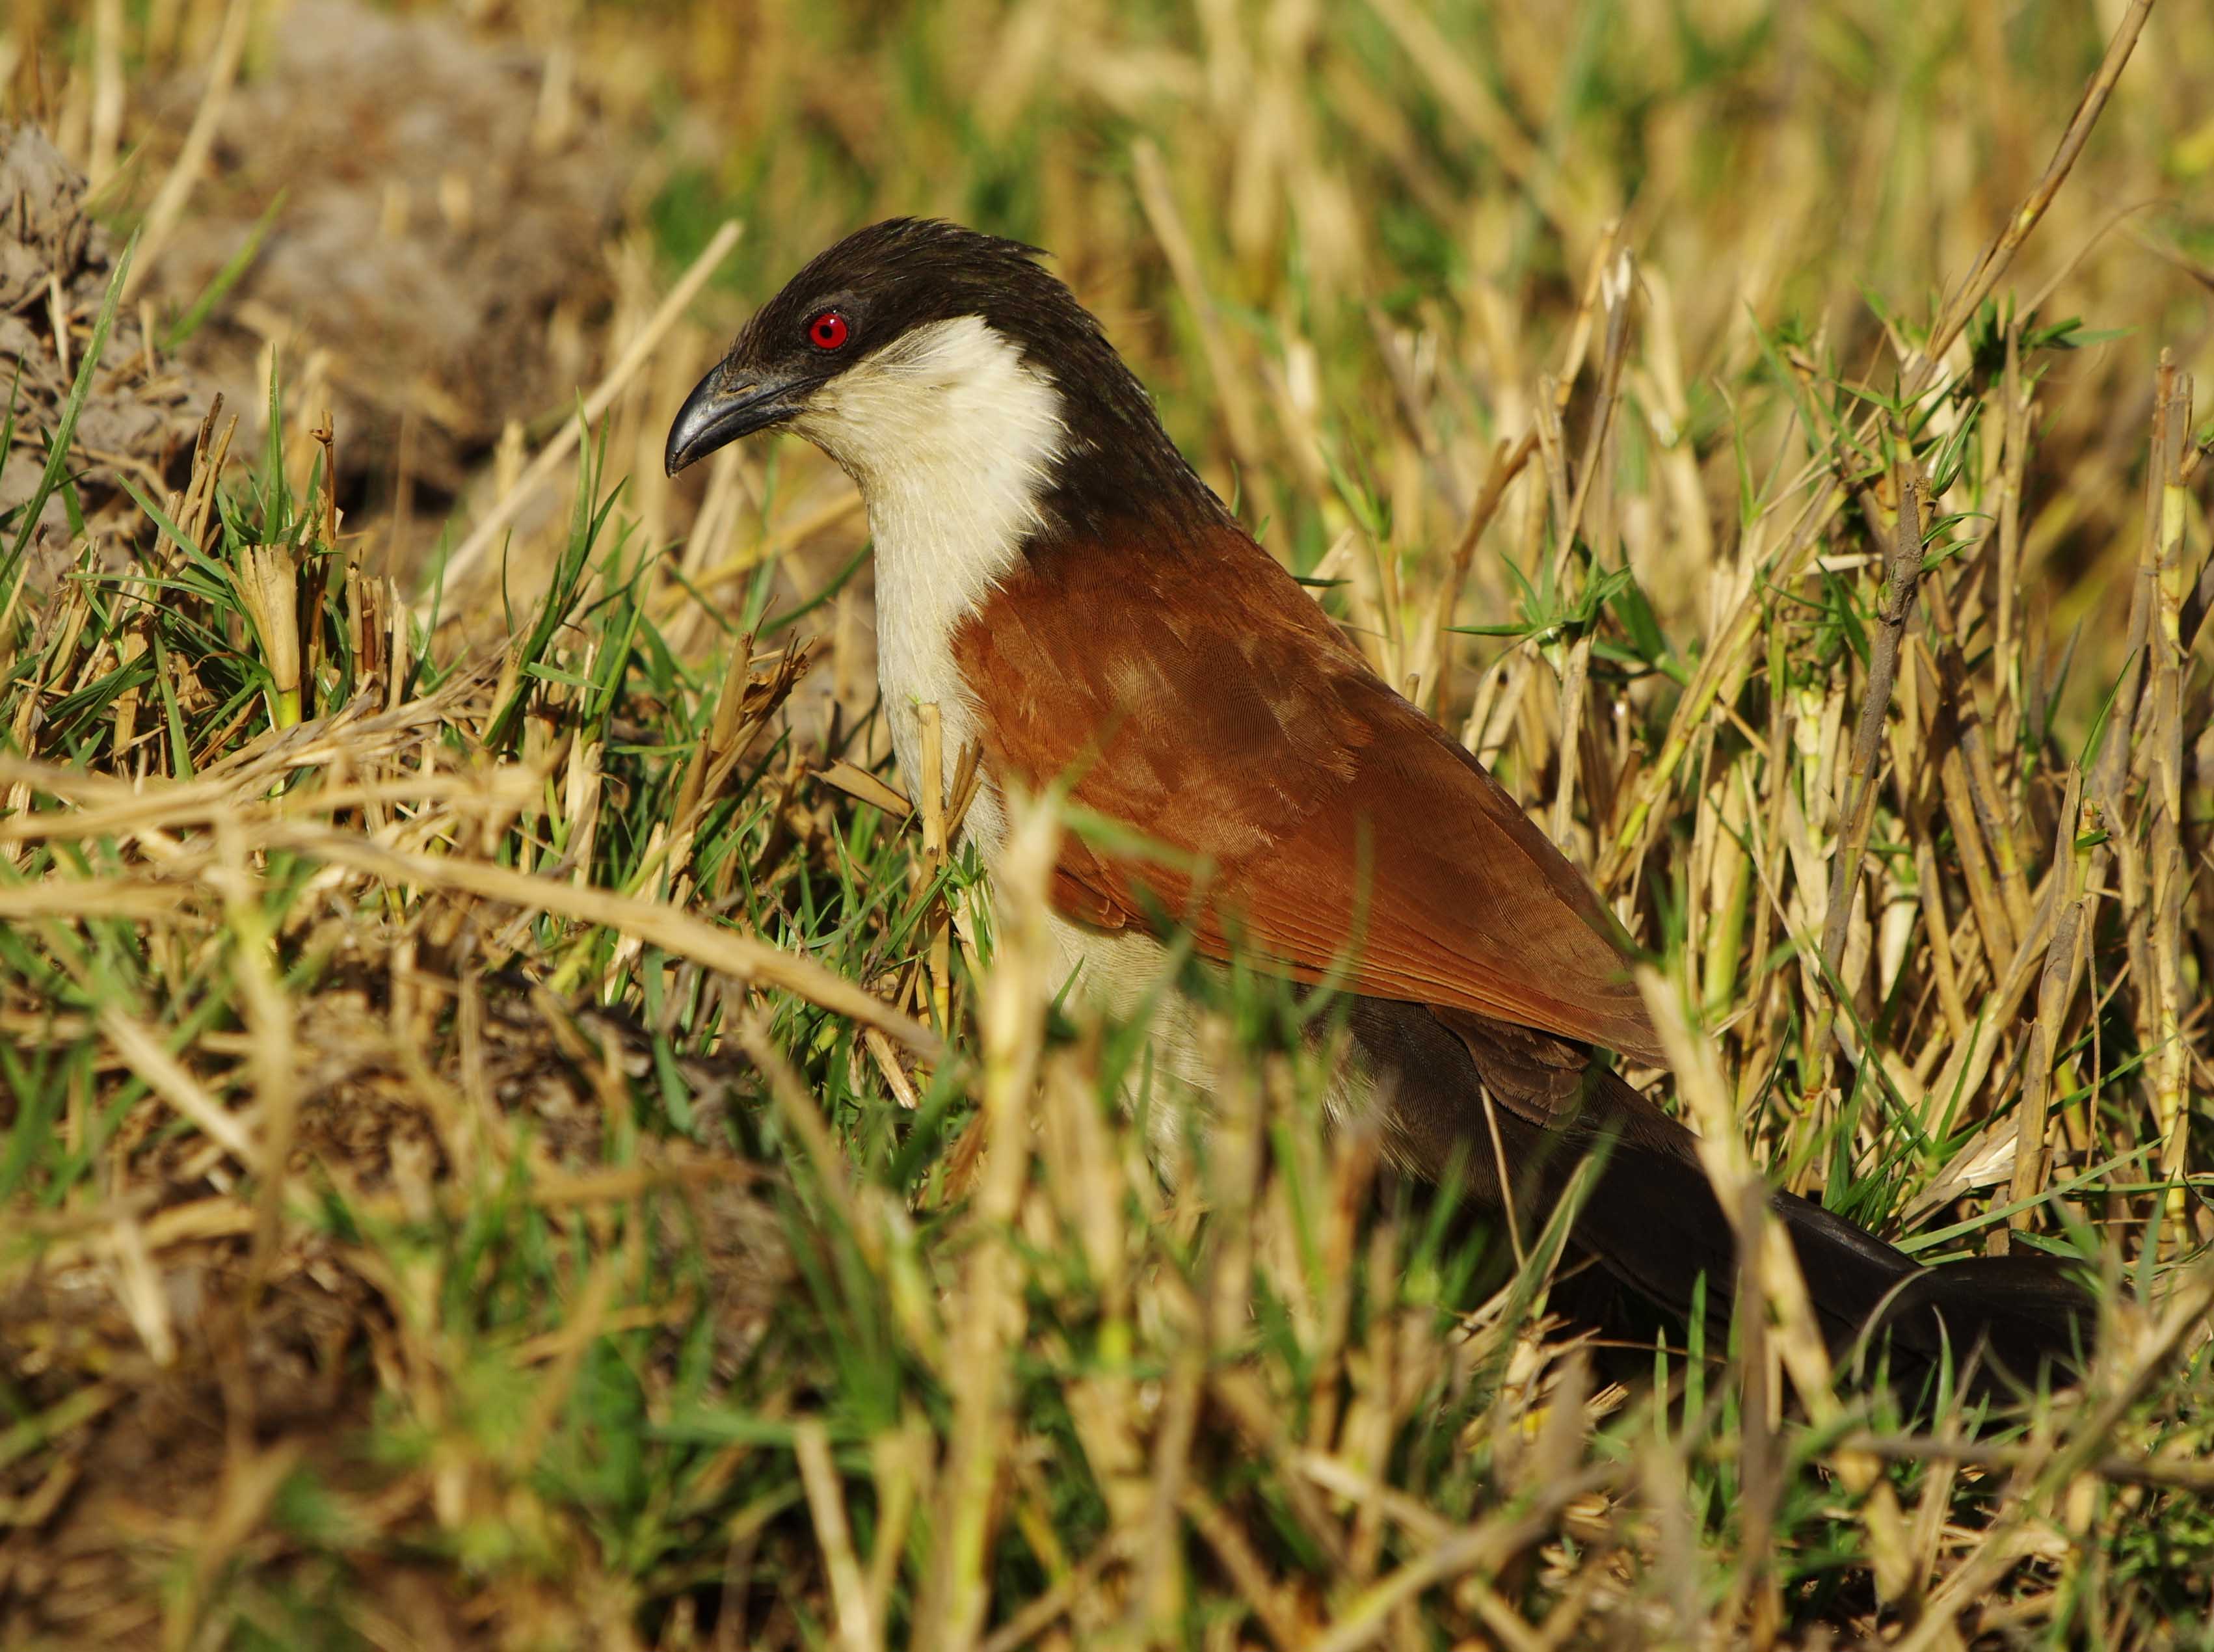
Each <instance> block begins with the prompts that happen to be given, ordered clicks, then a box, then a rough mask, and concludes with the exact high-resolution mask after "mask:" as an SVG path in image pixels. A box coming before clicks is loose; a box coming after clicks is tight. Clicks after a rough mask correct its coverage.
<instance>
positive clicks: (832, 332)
mask: <svg viewBox="0 0 2214 1652" xmlns="http://www.w3.org/2000/svg"><path fill="white" fill-rule="evenodd" d="M852 333H853V328H852V327H848V326H847V325H846V318H845V317H844V316H842V315H840V314H839V313H838V312H837V311H836V310H835V309H826V310H824V311H823V313H822V314H821V315H818V316H816V318H815V319H814V320H813V321H810V322H809V323H808V324H807V342H808V343H810V344H811V345H813V346H815V347H816V349H817V350H843V349H844V348H845V347H846V340H847V338H848V337H849V336H851V334H852Z"/></svg>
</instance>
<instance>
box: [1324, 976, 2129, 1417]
mask: <svg viewBox="0 0 2214 1652" xmlns="http://www.w3.org/2000/svg"><path fill="white" fill-rule="evenodd" d="M1374 1004H1375V1000H1367V1006H1373V1005H1374ZM1367 1006H1364V1008H1363V1010H1362V1011H1361V1013H1358V1014H1357V1015H1356V1019H1355V1027H1354V1031H1355V1037H1356V1039H1357V1040H1358V1041H1359V1042H1360V1043H1361V1045H1362V1047H1363V1048H1364V1049H1366V1050H1367V1054H1368V1055H1369V1056H1370V1059H1371V1060H1372V1061H1373V1062H1374V1063H1375V1064H1376V1066H1377V1068H1378V1069H1379V1079H1381V1080H1385V1082H1382V1083H1380V1084H1379V1093H1380V1094H1384V1095H1385V1096H1386V1097H1387V1098H1388V1099H1387V1103H1386V1108H1385V1116H1386V1118H1387V1121H1388V1123H1389V1125H1390V1129H1391V1135H1392V1136H1393V1137H1394V1138H1396V1140H1397V1142H1398V1147H1399V1152H1400V1156H1401V1157H1402V1159H1404V1161H1405V1162H1406V1163H1407V1166H1408V1167H1409V1168H1410V1169H1411V1170H1415V1171H1416V1172H1426V1173H1428V1174H1429V1175H1433V1176H1434V1175H1435V1174H1437V1173H1438V1172H1439V1170H1440V1168H1441V1167H1442V1166H1444V1165H1446V1163H1448V1162H1452V1161H1453V1159H1456V1158H1457V1159H1459V1162H1461V1163H1462V1164H1463V1165H1464V1166H1465V1167H1466V1168H1465V1196H1469V1197H1471V1198H1472V1199H1474V1200H1476V1201H1477V1202H1480V1203H1484V1204H1491V1205H1498V1204H1501V1203H1504V1202H1508V1201H1510V1200H1511V1201H1512V1202H1513V1204H1514V1208H1516V1210H1517V1211H1518V1212H1523V1213H1526V1214H1527V1215H1528V1216H1529V1217H1531V1218H1532V1219H1536V1220H1542V1219H1543V1217H1544V1215H1546V1214H1548V1213H1550V1211H1551V1210H1552V1209H1553V1208H1554V1207H1555V1205H1556V1204H1557V1202H1558V1201H1559V1200H1560V1199H1561V1197H1562V1196H1563V1195H1564V1194H1566V1193H1567V1191H1568V1190H1569V1185H1570V1182H1571V1179H1572V1177H1573V1174H1574V1172H1575V1169H1576V1167H1577V1166H1578V1165H1579V1164H1580V1163H1581V1162H1582V1161H1583V1160H1584V1159H1586V1158H1587V1157H1589V1156H1592V1155H1594V1154H1599V1155H1603V1162H1602V1163H1601V1166H1600V1168H1599V1173H1598V1176H1597V1178H1596V1180H1595V1181H1594V1183H1593V1185H1592V1187H1591V1188H1590V1190H1589V1192H1588V1196H1587V1197H1586V1198H1585V1200H1584V1202H1583V1203H1582V1205H1581V1208H1580V1209H1579V1210H1578V1212H1577V1215H1576V1219H1575V1226H1574V1227H1573V1228H1572V1229H1571V1230H1570V1234H1569V1239H1570V1243H1571V1244H1572V1245H1574V1246H1575V1247H1576V1248H1577V1249H1578V1250H1580V1251H1583V1252H1584V1253H1585V1254H1587V1255H1588V1256H1589V1257H1591V1258H1592V1259H1593V1260H1594V1261H1595V1262H1597V1263H1599V1266H1601V1267H1602V1268H1604V1269H1605V1270H1606V1271H1607V1272H1608V1273H1609V1274H1611V1275H1612V1276H1613V1277H1614V1278H1616V1279H1617V1280H1618V1281H1620V1282H1622V1283H1623V1284H1624V1285H1625V1286H1627V1287H1628V1288H1630V1289H1631V1290H1632V1291H1634V1292H1636V1294H1639V1295H1641V1296H1642V1297H1645V1298H1647V1299H1648V1300H1651V1301H1654V1302H1655V1303H1657V1304H1659V1305H1660V1306H1661V1307H1663V1308H1666V1309H1667V1310H1668V1311H1670V1312H1673V1313H1674V1314H1677V1315H1679V1316H1684V1315H1688V1314H1690V1313H1691V1312H1692V1311H1693V1305H1694V1303H1695V1301H1697V1300H1698V1299H1697V1294H1696V1292H1697V1282H1698V1281H1699V1279H1700V1278H1701V1276H1704V1277H1705V1280H1706V1294H1705V1300H1706V1302H1707V1303H1708V1305H1709V1312H1711V1313H1712V1314H1714V1315H1715V1317H1716V1319H1717V1321H1721V1320H1723V1319H1726V1318H1727V1314H1728V1304H1729V1303H1730V1300H1731V1298H1732V1295H1733V1289H1732V1287H1733V1284H1734V1277H1735V1271H1736V1249H1737V1247H1736V1237H1735V1233H1734V1230H1733V1228H1732V1227H1731V1225H1730V1223H1729V1222H1728V1220H1727V1218H1726V1217H1725V1215H1724V1214H1723V1211H1722V1205H1721V1203H1720V1202H1719V1201H1718V1200H1717V1199H1716V1196H1715V1193H1714V1188H1713V1184H1712V1183H1711V1182H1710V1181H1709V1179H1708V1177H1707V1174H1706V1172H1705V1171H1704V1170H1703V1168H1702V1167H1701V1166H1700V1165H1699V1163H1698V1160H1697V1146H1696V1141H1695V1138H1693V1136H1692V1135H1691V1133H1690V1132H1689V1131H1688V1130H1686V1129H1684V1127H1683V1126H1682V1125H1680V1124H1679V1123H1676V1122H1675V1121H1674V1120H1673V1119H1671V1118H1669V1117H1667V1116H1666V1115H1665V1114H1663V1113H1661V1111H1660V1110H1659V1109H1657V1108H1655V1107H1654V1105H1653V1104H1652V1103H1650V1102H1649V1101H1648V1100H1647V1099H1646V1098H1644V1097H1643V1096H1642V1095H1641V1094H1640V1093H1639V1092H1637V1091H1636V1090H1634V1089H1632V1088H1631V1087H1630V1085H1629V1084H1628V1083H1626V1082H1625V1081H1624V1080H1623V1079H1621V1078H1620V1077H1619V1076H1618V1075H1617V1074H1614V1073H1612V1072H1610V1071H1608V1070H1607V1069H1605V1068H1600V1067H1593V1066H1588V1065H1581V1064H1579V1065H1577V1066H1575V1067H1569V1066H1568V1065H1566V1064H1565V1061H1564V1056H1563V1053H1562V1052H1566V1054H1567V1055H1576V1054H1578V1052H1575V1051H1574V1048H1573V1046H1561V1047H1560V1049H1559V1050H1558V1051H1557V1050H1556V1049H1553V1048H1552V1047H1550V1044H1545V1043H1538V1042H1536V1041H1535V1040H1533V1038H1532V1035H1529V1034H1528V1033H1527V1032H1526V1031H1525V1030H1522V1029H1504V1028H1497V1027H1495V1026H1493V1025H1489V1024H1483V1023H1471V1022H1470V1021H1469V1020H1467V1019H1466V1018H1463V1017H1459V1016H1456V1017H1454V1018H1453V1021H1452V1022H1451V1024H1450V1027H1449V1029H1448V1027H1447V1026H1446V1025H1445V1024H1442V1023H1440V1021H1438V1020H1437V1019H1435V1018H1434V1017H1431V1016H1429V1015H1428V1013H1424V1012H1422V1011H1421V1010H1420V1008H1419V1006H1376V1007H1367ZM1395 1010H1396V1011H1401V1012H1404V1011H1413V1012H1415V1014H1414V1015H1411V1016H1410V1015H1408V1014H1404V1013H1398V1014H1391V1013H1386V1012H1387V1011H1395ZM1418 1018H1419V1019H1418ZM1542 1037H1543V1036H1542V1035H1538V1038H1542ZM1487 1091H1488V1092H1490V1094H1491V1095H1492V1096H1493V1097H1494V1098H1495V1100H1496V1104H1495V1105H1494V1106H1492V1107H1491V1108H1490V1110H1489V1113H1488V1114H1487V1113H1486V1111H1483V1097H1484V1095H1485V1093H1486V1092H1487ZM1770 1208H1771V1209H1772V1210H1773V1211H1774V1212H1775V1214H1776V1215H1777V1216H1778V1217H1779V1218H1780V1219H1781V1220H1782V1222H1783V1230H1784V1232H1785V1233H1786V1234H1787V1235H1789V1239H1790V1241H1791V1245H1792V1249H1793V1251H1794V1252H1795V1255H1796V1257H1797V1258H1798V1262H1799V1269H1800V1273H1801V1276H1803V1277H1804V1278H1805V1280H1806V1282H1807V1295H1808V1298H1809V1300H1811V1302H1812V1304H1813V1308H1814V1312H1815V1314H1816V1316H1817V1318H1818V1319H1819V1320H1820V1325H1821V1330H1822V1334H1823V1337H1824V1340H1825V1341H1826V1343H1828V1344H1829V1347H1830V1349H1831V1351H1832V1355H1833V1356H1836V1357H1838V1358H1840V1359H1844V1358H1847V1357H1851V1356H1854V1355H1861V1356H1862V1357H1863V1358H1873V1359H1875V1360H1876V1361H1887V1362H1888V1367H1889V1369H1890V1372H1891V1374H1892V1378H1893V1382H1894V1383H1896V1384H1899V1385H1901V1386H1906V1385H1918V1384H1921V1383H1924V1382H1926V1381H1927V1380H1929V1379H1930V1376H1931V1375H1932V1374H1935V1372H1936V1370H1937V1369H1938V1367H1939V1366H1940V1363H1941V1361H1945V1360H1947V1359H1948V1358H1949V1359H1950V1360H1951V1361H1952V1363H1953V1365H1954V1368H1955V1369H1956V1370H1963V1369H1972V1370H1974V1371H1975V1372H1977V1373H1978V1374H1979V1381H1980V1382H1981V1383H1982V1384H1983V1385H1984V1386H1996V1384H1997V1382H1998V1381H2014V1382H2019V1383H2022V1384H2033V1383H2034V1382H2035V1381H2036V1380H2037V1379H2038V1376H2039V1374H2040V1373H2041V1372H2049V1373H2051V1374H2054V1375H2056V1376H2066V1375H2068V1374H2072V1372H2073V1371H2074V1370H2075V1369H2076V1364H2077V1361H2079V1360H2080V1358H2081V1355H2082V1352H2083V1349H2085V1348H2086V1347H2087V1346H2088V1344H2089V1334H2090V1328H2091V1325H2092V1316H2093V1313H2094V1304H2093V1302H2092V1300H2091V1298H2090V1296H2089V1294H2088V1293H2086V1292H2085V1291H2084V1290H2083V1288H2081V1287H2080V1286H2078V1285H2077V1284H2076V1283H2075V1282H2074V1281H2073V1280H2072V1279H2071V1278H2070V1276H2069V1274H2068V1272H2067V1270H2065V1269H2064V1268H2063V1267H2061V1266H2059V1265H2058V1264H2057V1263H2054V1262H2053V1261H2052V1259H2050V1258H2047V1257H2027V1256H2026V1257H2013V1256H2009V1257H1980V1258H1977V1259H1974V1260H1972V1261H1966V1262H1955V1263H1944V1264H1940V1265H1937V1266H1934V1267H1925V1266H1923V1265H1922V1264H1921V1263H1917V1262H1916V1261H1915V1260H1914V1259H1913V1258H1912V1257H1909V1256H1907V1255H1906V1254H1905V1252H1903V1251H1899V1249H1897V1248H1896V1247H1895V1246H1893V1245H1887V1244H1886V1243H1885V1242H1884V1241H1883V1240H1882V1239H1879V1238H1877V1237H1876V1236H1875V1234H1873V1233H1868V1232H1867V1231H1866V1230H1865V1229H1862V1228H1860V1227H1856V1226H1854V1225H1853V1224H1852V1223H1851V1222H1849V1221H1845V1220H1844V1218H1843V1217H1840V1216H1838V1215H1834V1214H1833V1213H1832V1212H1831V1211H1828V1210H1826V1209H1824V1208H1822V1207H1821V1206H1820V1205H1819V1204H1816V1203H1814V1202H1812V1201H1810V1200H1807V1199H1804V1198H1801V1197H1800V1196H1797V1195H1795V1194H1790V1193H1774V1194H1771V1196H1770Z"/></svg>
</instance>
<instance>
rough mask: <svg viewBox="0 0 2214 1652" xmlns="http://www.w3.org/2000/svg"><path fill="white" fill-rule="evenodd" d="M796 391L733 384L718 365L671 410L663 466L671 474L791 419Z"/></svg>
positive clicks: (745, 382) (760, 382)
mask: <svg viewBox="0 0 2214 1652" xmlns="http://www.w3.org/2000/svg"><path fill="white" fill-rule="evenodd" d="M799 389H800V387H799V386H798V385H796V384H784V383H775V382H767V381H763V380H759V379H743V378H739V379H735V380H734V379H733V377H732V376H731V374H730V373H729V372H728V371H727V370H725V368H724V367H723V366H717V367H714V368H713V369H711V370H709V372H708V374H707V376H706V377H705V378H703V379H701V380H700V382H699V383H697V384H696V385H694V386H693V388H692V394H691V395H688V396H686V397H685V398H684V405H683V406H682V407H679V408H678V409H677V410H676V422H675V423H674V424H672V425H670V427H669V450H668V452H667V454H666V455H665V456H664V457H663V460H662V462H663V464H664V465H665V466H666V467H667V468H668V471H669V474H670V475H672V476H674V475H675V474H676V473H677V472H678V471H680V470H682V469H683V468H684V467H685V466H687V465H688V464H690V463H691V462H693V461H694V459H698V458H701V457H704V456H706V455H707V454H710V453H713V451H714V450H716V449H717V448H719V447H724V446H726V445H728V444H731V443H732V442H735V441H737V439H738V437H741V436H750V435H751V434H753V432H754V431H758V430H766V429H767V428H768V426H769V425H774V424H776V423H777V422H779V421H780V420H781V419H789V418H791V417H792V415H793V414H794V413H798V411H799V402H798V395H797V392H798V390H799Z"/></svg>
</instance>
